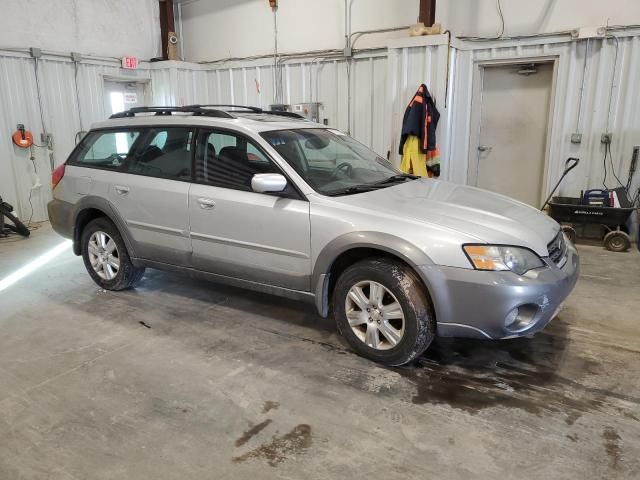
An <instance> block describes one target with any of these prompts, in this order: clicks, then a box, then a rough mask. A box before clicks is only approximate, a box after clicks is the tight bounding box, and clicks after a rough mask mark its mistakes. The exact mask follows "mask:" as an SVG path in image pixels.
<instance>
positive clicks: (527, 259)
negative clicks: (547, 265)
mask: <svg viewBox="0 0 640 480" xmlns="http://www.w3.org/2000/svg"><path fill="white" fill-rule="evenodd" d="M462 248H463V250H464V252H465V253H466V254H467V257H468V258H469V261H470V262H471V264H472V265H473V267H474V268H475V269H476V270H492V271H500V270H510V271H512V272H513V273H517V274H518V275H524V274H525V273H527V272H528V271H529V270H532V269H534V268H540V267H544V263H543V262H542V260H541V259H540V257H538V256H537V255H536V254H535V253H533V252H532V251H531V250H528V249H526V248H521V247H509V246H498V245H463V246H462Z"/></svg>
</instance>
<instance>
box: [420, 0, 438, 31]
mask: <svg viewBox="0 0 640 480" xmlns="http://www.w3.org/2000/svg"><path fill="white" fill-rule="evenodd" d="M418 21H419V22H422V23H424V26H425V27H430V26H431V25H433V24H434V23H436V0H420V15H419V16H418Z"/></svg>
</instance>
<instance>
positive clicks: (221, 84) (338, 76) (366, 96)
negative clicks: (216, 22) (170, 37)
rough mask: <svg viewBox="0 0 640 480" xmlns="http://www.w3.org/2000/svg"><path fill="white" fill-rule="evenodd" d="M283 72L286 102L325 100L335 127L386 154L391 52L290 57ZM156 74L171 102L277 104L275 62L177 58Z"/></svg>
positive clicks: (156, 87) (159, 93) (161, 94)
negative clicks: (211, 63)
mask: <svg viewBox="0 0 640 480" xmlns="http://www.w3.org/2000/svg"><path fill="white" fill-rule="evenodd" d="M347 65H349V69H350V72H349V74H347ZM281 71H282V97H283V98H282V101H283V103H287V104H295V103H301V102H315V101H318V102H321V103H322V106H321V110H320V116H321V119H325V118H326V119H327V121H328V123H329V125H331V126H333V127H335V128H339V129H341V130H344V131H348V130H350V131H351V134H352V135H353V136H354V137H355V138H357V139H358V140H360V141H361V142H362V143H364V144H366V145H368V146H370V147H372V148H373V149H374V150H376V151H377V152H378V153H380V154H382V155H386V151H387V149H388V145H387V142H386V139H385V135H384V128H385V112H384V110H385V99H386V93H387V91H386V79H387V55H386V52H382V53H378V54H369V55H357V56H355V57H354V58H353V59H352V60H351V61H350V62H349V63H348V64H347V62H346V61H345V60H342V59H340V60H331V59H323V58H317V59H314V58H308V59H305V60H293V59H292V60H285V61H284V62H283V64H282V67H281ZM151 76H152V80H153V92H154V99H155V100H156V101H158V102H159V103H161V104H165V105H188V104H194V103H200V104H205V103H230V104H239V105H252V106H259V107H263V108H268V107H269V105H271V104H273V103H274V66H273V64H272V63H271V62H270V61H264V60H263V61H252V62H245V63H242V64H238V63H235V64H230V65H223V66H203V65H197V64H187V63H180V62H173V63H172V64H171V65H169V66H168V68H166V67H164V66H163V68H162V69H153V70H152V72H151ZM348 79H349V80H350V82H351V104H352V110H351V112H350V113H351V122H350V125H351V128H349V121H348V115H349V109H348V107H347V105H348V101H347V96H348V90H347V85H348V83H347V82H348Z"/></svg>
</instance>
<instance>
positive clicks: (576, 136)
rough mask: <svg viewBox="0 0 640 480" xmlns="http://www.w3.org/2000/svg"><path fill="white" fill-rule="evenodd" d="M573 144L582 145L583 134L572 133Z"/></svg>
mask: <svg viewBox="0 0 640 480" xmlns="http://www.w3.org/2000/svg"><path fill="white" fill-rule="evenodd" d="M571 143H582V134H581V133H572V134H571Z"/></svg>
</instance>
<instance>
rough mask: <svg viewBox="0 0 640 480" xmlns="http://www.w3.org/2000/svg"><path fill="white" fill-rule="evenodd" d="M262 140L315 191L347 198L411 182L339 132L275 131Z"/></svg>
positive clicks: (313, 129)
mask: <svg viewBox="0 0 640 480" xmlns="http://www.w3.org/2000/svg"><path fill="white" fill-rule="evenodd" d="M262 136H263V137H264V138H265V139H266V140H267V141H268V142H269V143H270V144H271V145H272V146H273V148H275V149H276V150H277V151H278V153H279V154H280V155H281V156H282V157H283V158H284V159H285V160H286V161H287V162H288V163H289V165H291V166H292V167H293V168H294V169H295V170H296V171H297V172H298V174H300V176H301V177H302V178H304V179H305V181H306V182H307V183H308V184H309V185H310V186H311V187H312V188H314V189H315V190H316V191H318V192H320V193H323V194H325V195H346V194H350V193H359V192H364V191H370V190H374V189H378V188H384V187H388V186H390V185H392V184H393V183H394V182H395V181H396V180H397V181H406V180H407V179H408V178H413V177H411V176H410V175H406V176H405V175H401V174H400V172H399V171H398V170H396V169H395V168H394V167H393V165H391V163H389V161H388V160H385V159H384V158H382V157H380V156H379V155H377V154H376V153H374V152H373V151H371V150H369V149H368V148H367V147H365V146H364V145H362V144H361V143H358V142H357V141H355V140H354V139H353V138H351V137H349V136H348V135H345V134H344V133H342V132H339V131H338V130H328V129H324V128H312V129H298V130H277V131H272V132H264V133H262Z"/></svg>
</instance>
